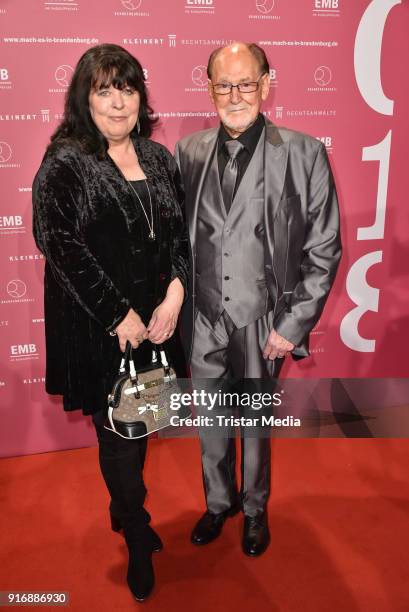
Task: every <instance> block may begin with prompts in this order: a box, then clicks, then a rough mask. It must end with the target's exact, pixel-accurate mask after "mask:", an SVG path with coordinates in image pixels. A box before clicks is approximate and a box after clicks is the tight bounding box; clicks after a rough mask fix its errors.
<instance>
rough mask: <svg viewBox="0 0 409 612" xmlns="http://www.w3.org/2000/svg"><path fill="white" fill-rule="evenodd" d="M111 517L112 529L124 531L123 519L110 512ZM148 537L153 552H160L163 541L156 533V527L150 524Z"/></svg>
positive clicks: (117, 531)
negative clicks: (153, 527)
mask: <svg viewBox="0 0 409 612" xmlns="http://www.w3.org/2000/svg"><path fill="white" fill-rule="evenodd" d="M110 517H111V529H112V531H115V532H116V533H119V532H120V531H122V523H121V520H120V519H119V518H118V517H116V516H115V515H113V514H110ZM147 527H148V529H147V534H146V535H147V539H148V540H149V543H150V545H151V546H152V551H153V552H160V551H161V550H162V549H163V542H162V540H161V539H160V537H159V536H158V534H157V533H156V531H155V530H154V529H152V527H151V526H150V525H148V526H147Z"/></svg>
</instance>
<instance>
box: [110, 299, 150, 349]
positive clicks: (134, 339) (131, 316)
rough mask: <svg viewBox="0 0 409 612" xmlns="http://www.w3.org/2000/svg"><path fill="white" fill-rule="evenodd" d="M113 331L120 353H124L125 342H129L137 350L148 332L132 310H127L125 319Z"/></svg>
mask: <svg viewBox="0 0 409 612" xmlns="http://www.w3.org/2000/svg"><path fill="white" fill-rule="evenodd" d="M115 331H116V335H117V336H118V341H119V346H120V347H121V351H122V352H124V351H125V348H126V341H127V340H129V342H130V343H131V344H132V347H133V348H138V346H139V345H140V344H141V342H143V341H144V340H146V338H147V337H148V330H147V329H146V327H145V325H144V323H143V321H142V319H141V317H140V316H139V315H138V314H137V313H136V312H135V311H134V310H133V309H132V308H130V309H129V310H128V314H127V315H126V317H125V319H123V320H122V321H121V323H120V324H119V325H118V327H117V328H116V329H115Z"/></svg>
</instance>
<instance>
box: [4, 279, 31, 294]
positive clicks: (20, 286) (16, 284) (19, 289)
mask: <svg viewBox="0 0 409 612" xmlns="http://www.w3.org/2000/svg"><path fill="white" fill-rule="evenodd" d="M26 292H27V286H26V284H25V283H23V281H21V280H11V281H10V282H9V283H7V293H8V294H9V296H10V297H12V298H15V299H18V298H22V297H23V295H25V294H26Z"/></svg>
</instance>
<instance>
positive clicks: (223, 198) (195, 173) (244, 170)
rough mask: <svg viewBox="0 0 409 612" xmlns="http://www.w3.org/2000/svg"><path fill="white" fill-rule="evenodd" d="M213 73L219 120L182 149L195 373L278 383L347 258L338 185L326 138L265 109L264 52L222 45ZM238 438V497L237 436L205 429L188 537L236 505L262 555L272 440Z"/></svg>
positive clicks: (301, 353)
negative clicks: (200, 508) (287, 125)
mask: <svg viewBox="0 0 409 612" xmlns="http://www.w3.org/2000/svg"><path fill="white" fill-rule="evenodd" d="M208 77H209V85H208V87H209V94H210V98H211V101H212V102H213V104H214V105H215V107H216V110H217V112H218V115H219V117H220V121H221V125H220V127H219V128H215V129H210V130H204V131H201V132H198V133H195V134H192V135H190V136H187V137H186V138H184V139H183V140H181V141H180V142H179V143H178V144H177V147H176V158H177V160H178V165H179V168H180V171H181V175H182V179H183V183H184V190H185V197H186V214H187V220H188V226H189V234H190V244H191V253H192V270H191V272H192V278H191V296H190V299H189V301H188V302H187V303H186V305H185V330H184V337H185V340H187V344H188V345H189V346H188V347H187V350H188V354H189V357H190V365H191V372H192V377H193V378H194V379H214V380H215V381H223V380H226V378H227V377H229V376H230V375H232V376H234V377H235V378H236V379H237V378H241V379H273V378H277V377H278V375H279V371H280V368H281V366H282V363H283V361H284V358H285V357H286V356H287V355H289V354H292V355H293V357H294V358H301V357H306V356H308V354H309V353H308V335H309V333H310V331H311V329H312V328H313V327H314V325H315V323H316V322H317V321H318V319H319V317H320V315H321V313H322V310H323V307H324V304H325V301H326V299H327V296H328V293H329V291H330V288H331V285H332V283H333V281H334V277H335V273H336V270H337V267H338V263H339V259H340V255H341V244H340V237H339V213H338V203H337V196H336V191H335V186H334V181H333V177H332V174H331V170H330V167H329V164H328V159H327V155H326V151H325V147H324V146H323V145H322V143H321V142H319V141H318V140H316V139H315V138H311V137H309V136H306V135H304V134H301V133H299V132H294V131H292V130H288V129H282V128H277V127H276V126H275V125H273V124H272V123H271V122H270V121H268V120H267V119H266V118H265V117H264V116H263V115H262V114H261V113H260V110H261V106H262V103H263V101H264V100H266V98H267V96H268V94H269V86H270V83H269V64H268V61H267V58H266V56H265V53H264V51H263V50H262V49H261V48H259V47H258V46H257V45H255V44H243V43H234V44H232V45H230V46H228V47H224V48H221V49H217V50H216V51H214V52H213V53H212V55H211V56H210V59H209V63H208ZM189 323H190V324H191V325H192V327H193V329H190V330H189ZM190 332H192V334H191V333H190ZM190 338H193V340H192V342H190V341H189V339H190ZM241 437H242V466H241V468H242V469H241V474H242V482H241V490H240V493H239V492H238V489H237V484H236V469H235V440H234V438H232V437H229V436H225V437H222V436H218V437H216V436H214V435H211V433H210V432H208V433H206V431H202V432H201V444H202V461H203V480H204V487H205V495H206V502H207V511H206V512H205V513H204V515H203V516H202V517H201V519H200V520H199V521H198V523H197V524H196V526H195V527H194V529H193V532H192V542H193V543H194V544H198V545H203V544H207V543H209V542H211V541H212V540H214V539H215V538H216V537H217V536H219V534H220V533H221V530H222V527H223V524H224V522H225V520H226V518H227V517H229V516H232V515H233V514H235V513H236V512H238V511H239V510H240V509H241V510H242V511H243V512H244V529H243V537H242V548H243V551H244V553H246V554H248V555H251V556H257V555H260V554H262V553H263V552H264V551H265V550H266V548H267V546H268V544H269V541H270V535H269V529H268V522H267V513H266V506H267V501H268V495H269V488H270V440H269V437H266V436H255V437H253V436H246V435H243V432H242V436H241Z"/></svg>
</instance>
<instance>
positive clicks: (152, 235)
mask: <svg viewBox="0 0 409 612" xmlns="http://www.w3.org/2000/svg"><path fill="white" fill-rule="evenodd" d="M148 239H149V240H152V242H153V241H154V240H156V236H155V232H154V231H153V230H151V231H150V232H149V236H148Z"/></svg>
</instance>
